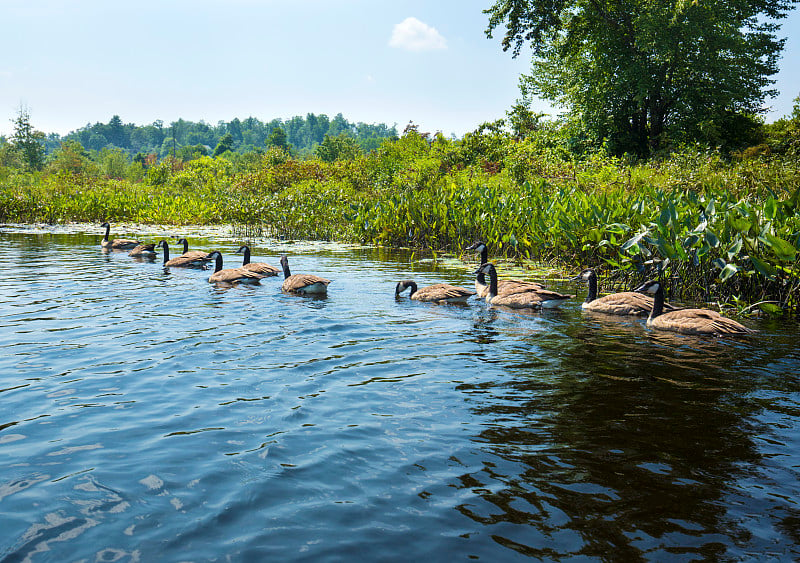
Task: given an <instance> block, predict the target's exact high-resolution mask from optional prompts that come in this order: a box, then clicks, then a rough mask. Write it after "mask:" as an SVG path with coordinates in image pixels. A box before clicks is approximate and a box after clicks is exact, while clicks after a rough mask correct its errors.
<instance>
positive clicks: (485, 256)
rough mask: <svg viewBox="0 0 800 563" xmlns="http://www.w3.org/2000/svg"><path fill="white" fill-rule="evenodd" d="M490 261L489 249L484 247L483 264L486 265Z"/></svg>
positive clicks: (482, 252)
mask: <svg viewBox="0 0 800 563" xmlns="http://www.w3.org/2000/svg"><path fill="white" fill-rule="evenodd" d="M488 261H489V249H488V248H487V247H486V245H485V244H484V245H483V250H481V264H486V263H487V262H488Z"/></svg>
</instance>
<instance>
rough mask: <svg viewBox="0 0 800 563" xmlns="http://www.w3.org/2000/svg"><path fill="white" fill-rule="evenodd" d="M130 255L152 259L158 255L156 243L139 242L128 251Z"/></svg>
mask: <svg viewBox="0 0 800 563" xmlns="http://www.w3.org/2000/svg"><path fill="white" fill-rule="evenodd" d="M128 256H133V257H134V258H145V259H149V260H152V259H153V258H155V257H156V245H155V243H153V244H139V245H136V246H135V247H134V248H133V250H131V251H130V252H128Z"/></svg>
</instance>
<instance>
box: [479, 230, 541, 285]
mask: <svg viewBox="0 0 800 563" xmlns="http://www.w3.org/2000/svg"><path fill="white" fill-rule="evenodd" d="M466 250H474V251H475V252H476V253H478V254H480V258H481V264H486V263H487V262H489V249H488V248H487V246H486V244H485V243H483V242H482V241H477V242H475V243H474V244H472V246H469V247H467V248H466ZM543 289H544V286H543V285H542V284H540V283H536V282H529V281H524V280H517V279H504V280H501V279H498V280H497V294H498V295H506V294H511V293H519V292H521V291H528V290H543ZM475 292H476V293H477V294H478V297H481V298H484V297H486V295H487V294H488V293H489V284H488V283H486V274H484V273H483V272H479V273H478V274H476V275H475Z"/></svg>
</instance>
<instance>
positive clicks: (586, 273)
mask: <svg viewBox="0 0 800 563" xmlns="http://www.w3.org/2000/svg"><path fill="white" fill-rule="evenodd" d="M593 277H594V278H596V277H597V274H596V273H595V271H594V270H593V269H592V268H586V269H584V270H582V271H581V273H580V274H578V275H577V276H575V277H574V278H570V281H589V280H590V279H592V278H593Z"/></svg>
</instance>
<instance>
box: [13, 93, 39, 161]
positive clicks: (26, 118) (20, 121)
mask: <svg viewBox="0 0 800 563" xmlns="http://www.w3.org/2000/svg"><path fill="white" fill-rule="evenodd" d="M11 122H12V123H13V124H14V133H13V134H12V135H11V145H12V146H13V150H14V151H15V152H16V153H17V154H19V157H20V160H21V161H22V164H23V166H24V167H25V168H27V169H28V170H41V169H42V166H43V165H44V154H45V151H44V140H45V134H44V133H42V132H41V131H36V130H34V128H33V125H31V116H30V113H29V112H28V109H27V108H24V107H21V106H20V108H19V111H18V112H17V117H16V119H13V120H12V121H11Z"/></svg>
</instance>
